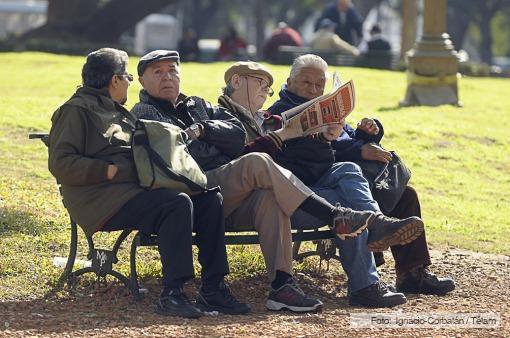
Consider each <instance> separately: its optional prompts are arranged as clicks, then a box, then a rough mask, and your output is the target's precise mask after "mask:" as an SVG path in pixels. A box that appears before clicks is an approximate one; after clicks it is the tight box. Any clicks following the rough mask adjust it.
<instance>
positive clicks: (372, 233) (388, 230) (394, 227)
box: [367, 213, 424, 252]
mask: <svg viewBox="0 0 510 338" xmlns="http://www.w3.org/2000/svg"><path fill="white" fill-rule="evenodd" d="M423 228H424V226H423V221H422V220H421V219H420V218H419V217H416V216H413V217H408V218H405V219H397V218H393V217H388V216H384V215H383V214H381V213H378V214H376V215H375V218H373V219H371V222H370V224H369V225H368V240H367V246H368V249H369V250H370V251H374V252H379V251H384V250H386V249H388V248H389V247H390V246H394V245H404V244H408V243H411V242H412V241H414V240H415V239H416V238H418V237H419V236H420V235H421V234H422V233H423Z"/></svg>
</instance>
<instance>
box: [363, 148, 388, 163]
mask: <svg viewBox="0 0 510 338" xmlns="http://www.w3.org/2000/svg"><path fill="white" fill-rule="evenodd" d="M361 158H362V159H364V160H371V161H379V162H384V163H388V162H390V161H391V158H392V155H391V153H390V152H389V151H387V150H384V149H383V148H381V147H379V146H378V145H377V144H375V143H367V144H365V145H363V147H361Z"/></svg>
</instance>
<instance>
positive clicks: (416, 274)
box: [269, 54, 455, 294]
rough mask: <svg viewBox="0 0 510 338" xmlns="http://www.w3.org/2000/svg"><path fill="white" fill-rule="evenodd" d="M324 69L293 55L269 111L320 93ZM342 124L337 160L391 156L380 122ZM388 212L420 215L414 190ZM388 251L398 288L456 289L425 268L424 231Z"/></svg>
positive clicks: (316, 58) (380, 260)
mask: <svg viewBox="0 0 510 338" xmlns="http://www.w3.org/2000/svg"><path fill="white" fill-rule="evenodd" d="M327 71H328V64H327V63H326V61H324V60H323V59H322V58H321V57H319V56H317V55H312V54H307V55H303V56H300V57H298V58H296V60H295V61H294V63H293V65H292V68H291V71H290V76H289V78H288V79H287V83H286V84H285V85H283V87H282V90H281V91H280V99H279V100H277V101H276V102H275V103H274V104H273V105H272V106H271V107H270V108H269V112H270V113H271V114H275V115H279V114H281V113H282V112H284V111H286V110H288V109H291V108H293V107H295V106H298V105H300V104H302V103H305V102H307V101H309V100H311V99H314V98H316V97H318V96H321V95H322V94H323V93H324V87H325V84H326V78H327V74H328V72H327ZM342 124H343V132H342V136H341V137H340V138H338V139H336V140H332V142H331V145H332V147H333V149H335V160H336V161H337V162H343V161H359V160H373V161H381V162H386V163H387V162H388V161H390V160H391V153H390V152H389V151H386V150H384V149H382V148H381V147H380V146H378V145H377V143H379V141H380V140H381V138H382V135H383V133H384V131H383V126H382V124H381V123H380V122H379V121H378V120H376V119H373V118H363V119H362V120H361V121H360V122H359V123H358V128H357V129H356V130H354V129H353V128H351V127H350V126H349V125H347V124H345V121H343V122H342ZM388 216H390V217H395V218H405V217H409V216H417V217H421V209H420V203H419V200H418V195H417V193H416V191H415V190H414V189H413V188H411V187H410V186H407V187H406V189H405V190H404V193H403V195H402V197H401V198H400V200H399V202H398V203H397V205H396V207H395V208H394V209H393V210H392V211H391V212H389V213H388ZM378 251H379V250H378ZM391 251H392V254H393V257H394V259H395V270H396V274H397V282H396V287H397V289H398V290H399V291H401V292H406V293H421V294H445V293H448V292H451V291H452V290H454V289H455V283H454V281H453V280H452V279H450V278H439V277H437V276H436V275H434V274H433V273H432V272H431V271H430V270H429V269H428V266H429V265H431V260H430V255H429V251H428V246H427V240H426V237H425V232H423V233H422V234H421V235H420V236H419V237H418V238H416V239H415V240H413V241H412V242H410V243H408V244H405V245H392V246H391ZM374 256H375V258H376V262H377V263H380V264H383V263H384V258H383V255H382V253H380V252H376V253H375V254H374ZM380 264H377V265H380Z"/></svg>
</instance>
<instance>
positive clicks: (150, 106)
mask: <svg viewBox="0 0 510 338" xmlns="http://www.w3.org/2000/svg"><path fill="white" fill-rule="evenodd" d="M131 112H132V113H134V114H135V115H136V116H137V117H138V118H140V119H146V120H156V121H161V122H167V123H171V124H174V125H176V126H178V127H181V128H182V129H186V128H187V127H189V126H190V125H192V124H194V123H200V124H201V125H202V126H203V127H204V136H203V137H202V138H200V139H199V140H193V141H191V140H190V142H189V143H188V149H189V152H190V154H191V156H193V158H194V159H195V161H197V163H198V164H199V165H200V167H201V168H202V169H203V170H204V171H208V170H212V169H215V168H217V167H220V166H222V165H224V164H226V163H228V162H230V161H232V160H233V159H236V158H238V157H239V156H241V155H242V154H243V151H244V139H245V130H244V128H243V125H242V123H241V122H240V121H239V120H238V119H236V118H235V117H233V116H232V115H231V114H230V113H229V112H228V111H227V110H225V109H223V108H218V107H213V106H212V105H211V104H210V103H209V102H206V101H205V100H204V99H202V98H200V97H197V96H186V95H183V94H180V95H179V97H178V99H177V104H176V105H175V106H174V105H173V104H172V103H170V102H168V101H164V100H159V99H156V98H154V97H152V96H150V95H149V94H148V93H147V92H146V91H145V90H141V91H140V102H138V103H137V104H136V105H135V106H134V107H133V109H132V110H131Z"/></svg>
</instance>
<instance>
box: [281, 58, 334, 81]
mask: <svg viewBox="0 0 510 338" xmlns="http://www.w3.org/2000/svg"><path fill="white" fill-rule="evenodd" d="M305 67H310V68H317V69H320V70H322V71H323V72H324V74H326V78H327V77H328V63H327V62H326V61H324V59H323V58H321V57H320V56H318V55H315V54H305V55H301V56H298V57H297V58H296V59H295V60H294V62H293V63H292V67H291V68H290V75H289V77H290V78H291V79H292V78H295V77H296V76H297V75H298V74H299V72H301V69H303V68H305Z"/></svg>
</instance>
